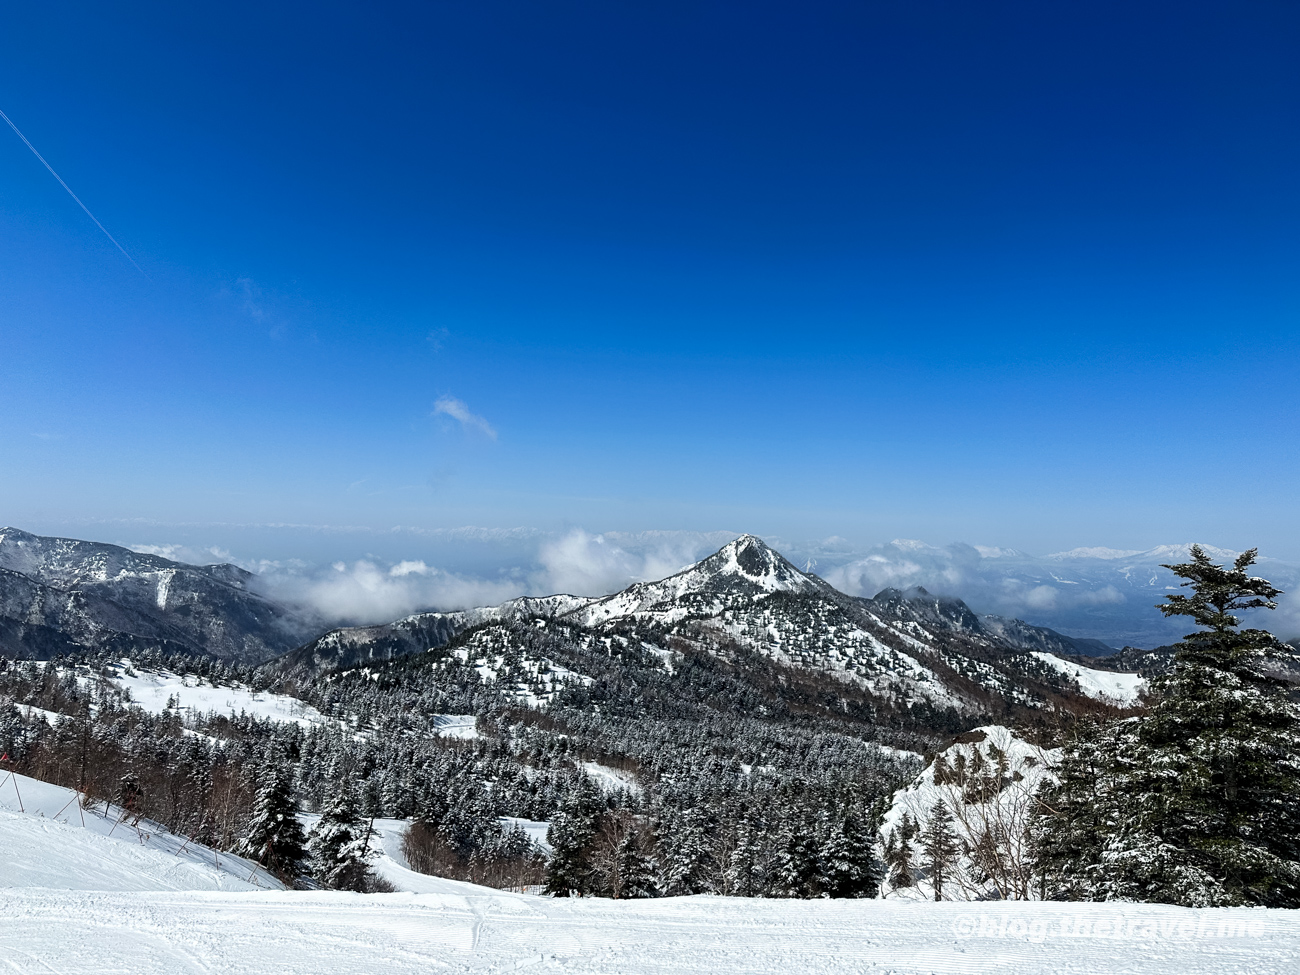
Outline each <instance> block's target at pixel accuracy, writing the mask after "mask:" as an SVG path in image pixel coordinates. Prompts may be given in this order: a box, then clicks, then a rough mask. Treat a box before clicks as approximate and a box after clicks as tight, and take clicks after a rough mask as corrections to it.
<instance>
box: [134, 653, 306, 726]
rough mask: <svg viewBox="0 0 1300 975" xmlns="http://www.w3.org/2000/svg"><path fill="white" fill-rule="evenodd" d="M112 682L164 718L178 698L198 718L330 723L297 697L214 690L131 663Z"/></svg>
mask: <svg viewBox="0 0 1300 975" xmlns="http://www.w3.org/2000/svg"><path fill="white" fill-rule="evenodd" d="M132 674H134V676H132ZM112 682H113V683H114V684H116V685H117V686H118V687H121V688H123V689H125V690H128V691H130V692H131V701H132V703H134V704H138V705H139V706H140V708H141V709H143V710H145V711H148V712H149V713H150V714H162V713H163V711H164V710H166V708H167V702H168V701H169V700H171V699H172V698H175V700H176V702H177V703H178V705H179V707H180V709H181V710H182V711H189V712H191V714H192V715H194V716H199V715H204V714H207V713H209V712H216V713H217V714H222V715H237V714H239V713H240V712H241V711H242V712H244V713H246V714H251V715H255V716H256V717H259V718H264V719H269V720H271V721H282V722H286V723H292V724H299V725H302V726H303V727H305V728H306V727H311V726H312V725H319V724H326V723H330V722H329V719H327V718H326V717H325V716H324V715H323V714H321V713H320V712H319V711H317V710H316V709H315V708H313V707H312V706H311V705H309V704H304V703H303V702H302V701H300V700H298V699H297V698H296V697H289V696H288V695H285V694H271V693H268V692H266V691H254V690H251V689H249V688H247V687H243V686H240V685H234V686H226V685H222V686H216V687H214V686H213V685H212V684H211V683H210V682H207V681H202V680H200V679H199V678H198V677H194V676H190V675H181V674H173V673H171V672H170V671H166V670H162V671H150V670H141V669H133V668H131V667H130V666H129V661H123V662H122V665H120V666H119V667H118V668H117V669H116V674H115V676H114V677H113V678H112Z"/></svg>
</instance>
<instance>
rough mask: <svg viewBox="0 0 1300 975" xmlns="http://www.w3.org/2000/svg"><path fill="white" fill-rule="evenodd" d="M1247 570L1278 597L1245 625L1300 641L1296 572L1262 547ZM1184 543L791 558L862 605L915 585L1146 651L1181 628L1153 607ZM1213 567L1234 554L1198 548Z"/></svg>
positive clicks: (960, 547) (927, 549)
mask: <svg viewBox="0 0 1300 975" xmlns="http://www.w3.org/2000/svg"><path fill="white" fill-rule="evenodd" d="M1262 541H1263V542H1264V543H1265V545H1264V548H1263V551H1262V553H1261V556H1262V557H1261V558H1260V561H1259V564H1258V566H1257V569H1256V571H1257V572H1258V574H1259V575H1262V576H1264V577H1265V578H1267V579H1269V580H1271V581H1272V582H1273V583H1274V584H1275V585H1277V586H1278V587H1279V588H1281V589H1284V590H1286V591H1287V595H1286V596H1284V597H1283V598H1282V600H1281V603H1280V605H1279V608H1278V610H1277V612H1275V613H1271V614H1270V613H1263V614H1260V617H1259V618H1258V619H1257V620H1255V621H1253V625H1257V626H1262V627H1264V628H1266V629H1270V630H1274V631H1276V632H1278V633H1279V635H1281V636H1283V637H1285V638H1290V637H1295V636H1297V635H1300V597H1298V596H1297V595H1296V591H1297V590H1300V566H1297V565H1295V564H1293V563H1289V562H1284V561H1280V560H1278V559H1274V558H1269V551H1268V549H1267V545H1266V541H1267V540H1262ZM1189 547H1190V546H1189V545H1188V544H1178V545H1160V546H1156V547H1154V548H1150V549H1145V550H1142V551H1137V550H1121V549H1110V548H1098V547H1091V548H1077V549H1072V550H1070V551H1068V552H1058V553H1055V554H1053V555H1045V556H1035V555H1030V554H1027V553H1025V552H1018V551H1015V550H1012V549H1007V548H991V547H988V546H973V545H964V544H955V545H947V546H942V547H940V546H934V545H927V544H924V543H922V542H917V541H910V540H906V539H899V540H896V541H893V542H889V543H887V544H884V545H878V546H875V547H874V548H872V549H871V550H869V551H868V552H865V553H863V552H854V553H851V554H850V553H847V552H838V551H835V549H834V546H829V547H828V550H825V551H823V550H820V549H812V550H808V551H807V553H806V555H805V552H804V551H802V550H800V551H798V557H799V558H800V559H801V560H802V559H803V558H805V557H807V558H810V559H816V560H817V562H818V564H819V566H820V569H819V571H821V573H822V574H823V575H824V576H825V578H826V579H828V580H829V581H830V582H831V583H833V584H834V585H835V587H836V588H837V589H839V590H841V591H842V592H847V593H851V594H853V595H860V596H870V595H872V594H874V593H876V592H879V591H880V590H881V589H884V588H885V587H887V586H893V587H896V588H899V589H906V588H908V587H910V586H916V585H920V586H925V587H926V588H927V589H930V590H931V591H939V592H944V593H950V594H955V595H958V596H960V597H961V598H962V599H964V600H965V601H966V602H967V603H968V604H969V605H972V606H977V607H979V608H980V610H981V611H982V612H987V613H997V614H999V615H1002V616H1009V617H1016V618H1019V619H1028V620H1032V621H1033V622H1034V623H1036V624H1039V625H1042V626H1049V627H1052V628H1053V629H1057V630H1062V631H1064V632H1067V633H1070V634H1073V635H1075V636H1078V637H1087V638H1092V639H1097V640H1101V641H1103V642H1105V643H1107V644H1109V645H1111V646H1115V647H1121V646H1125V645H1132V646H1136V647H1156V646H1160V645H1162V644H1168V643H1172V642H1174V641H1175V640H1178V639H1180V638H1181V637H1182V635H1183V634H1184V633H1185V632H1186V622H1185V621H1182V620H1179V619H1166V618H1164V617H1162V616H1161V615H1160V614H1159V613H1158V612H1157V611H1156V610H1155V605H1156V604H1157V603H1159V602H1161V601H1163V599H1164V598H1165V597H1166V596H1167V595H1168V594H1169V593H1170V592H1171V591H1177V590H1178V587H1179V582H1180V580H1178V579H1177V578H1176V577H1175V576H1174V575H1173V573H1171V572H1170V571H1169V570H1168V569H1165V568H1163V566H1164V565H1165V564H1171V563H1178V562H1185V561H1187V558H1188V554H1187V553H1188V549H1189ZM1202 547H1203V548H1204V549H1205V550H1206V551H1207V552H1209V554H1210V556H1211V557H1212V558H1213V559H1215V560H1216V561H1218V562H1230V561H1231V560H1232V559H1234V558H1236V556H1237V554H1238V553H1237V552H1235V551H1229V550H1227V549H1222V548H1215V547H1214V546H1211V545H1203V546H1202Z"/></svg>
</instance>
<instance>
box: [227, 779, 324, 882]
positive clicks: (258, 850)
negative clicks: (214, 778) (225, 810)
mask: <svg viewBox="0 0 1300 975" xmlns="http://www.w3.org/2000/svg"><path fill="white" fill-rule="evenodd" d="M297 813H298V804H297V802H296V801H295V799H294V796H293V787H292V786H291V784H290V780H289V773H288V771H287V770H286V769H280V768H277V767H275V766H271V767H269V768H268V769H267V770H266V772H265V773H263V776H262V783H261V786H260V787H259V788H258V790H257V798H256V799H254V800H253V816H252V820H251V821H250V822H249V824H248V830H247V832H246V833H245V834H244V839H243V840H242V841H241V842H240V843H239V845H238V846H237V847H236V850H235V852H236V853H238V854H239V855H240V856H245V857H247V858H248V859H250V860H255V861H257V862H258V863H260V864H261V865H262V866H264V867H266V869H267V870H269V871H271V872H272V873H274V874H276V875H277V876H279V877H284V878H288V879H292V878H293V877H296V876H297V875H298V873H299V872H300V870H301V867H302V862H303V860H304V859H305V858H306V855H307V851H306V849H305V848H304V847H305V844H306V842H307V838H306V836H304V835H303V829H302V823H300V822H299V821H298V815H297Z"/></svg>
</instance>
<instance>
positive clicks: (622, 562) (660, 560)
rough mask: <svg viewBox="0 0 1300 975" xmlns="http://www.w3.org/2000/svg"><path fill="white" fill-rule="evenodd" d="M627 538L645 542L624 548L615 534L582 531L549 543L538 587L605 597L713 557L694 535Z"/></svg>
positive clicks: (543, 550) (542, 554)
mask: <svg viewBox="0 0 1300 975" xmlns="http://www.w3.org/2000/svg"><path fill="white" fill-rule="evenodd" d="M623 538H625V539H628V540H630V541H632V542H634V543H635V542H640V543H641V544H640V545H635V544H632V545H620V544H618V541H619V540H622V539H620V536H618V535H617V534H615V533H610V534H608V535H592V534H589V533H588V532H585V531H583V530H582V529H575V530H573V531H571V532H569V533H568V534H567V535H564V536H563V537H562V538H559V539H556V540H555V541H552V542H547V543H546V544H544V545H543V546H542V548H541V551H540V552H539V553H538V560H539V561H540V562H541V569H542V571H541V573H540V574H539V576H538V577H537V584H538V585H539V586H540V588H541V589H544V590H545V591H546V592H547V593H553V592H564V593H571V594H573V595H578V596H603V595H606V594H607V593H611V592H617V591H618V590H620V589H624V588H626V587H627V586H629V585H631V584H632V583H634V582H644V581H646V580H650V579H662V578H663V577H664V576H668V575H672V574H673V573H674V572H677V571H678V570H680V569H683V568H685V567H686V566H688V565H690V564H691V563H693V562H696V561H698V559H699V557H700V556H701V555H702V554H707V553H701V552H700V551H699V549H700V539H699V537H697V536H694V535H693V534H686V533H680V534H679V533H666V532H665V533H662V536H661V537H658V538H651V539H649V540H648V541H649V544H646V542H647V539H646V538H645V536H640V537H638V536H623ZM706 544H707V543H706ZM709 551H712V549H709Z"/></svg>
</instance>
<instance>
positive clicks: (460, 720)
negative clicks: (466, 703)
mask: <svg viewBox="0 0 1300 975" xmlns="http://www.w3.org/2000/svg"><path fill="white" fill-rule="evenodd" d="M433 723H434V726H435V727H436V728H437V729H438V734H440V735H442V737H444V738H463V739H465V740H466V741H469V740H471V739H473V738H477V737H478V728H477V723H478V718H477V717H475V716H474V715H472V714H435V715H434V716H433Z"/></svg>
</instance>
